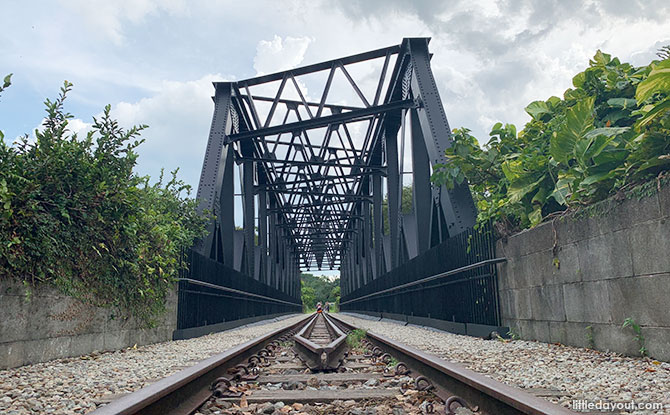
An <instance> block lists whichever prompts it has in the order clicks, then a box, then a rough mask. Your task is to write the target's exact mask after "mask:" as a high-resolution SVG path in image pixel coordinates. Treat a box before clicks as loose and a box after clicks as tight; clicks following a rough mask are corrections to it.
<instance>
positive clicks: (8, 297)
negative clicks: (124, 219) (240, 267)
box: [0, 280, 177, 368]
mask: <svg viewBox="0 0 670 415" xmlns="http://www.w3.org/2000/svg"><path fill="white" fill-rule="evenodd" d="M167 309H168V311H167V313H166V314H165V315H164V317H163V318H162V319H161V321H160V322H159V324H158V325H157V326H156V327H155V328H151V329H141V328H140V327H139V325H138V324H137V323H136V322H135V321H133V320H132V319H131V320H126V321H123V320H121V319H119V318H115V317H114V314H113V313H114V312H113V310H111V309H107V308H99V307H94V306H91V305H88V304H84V303H82V302H80V301H78V300H75V299H73V298H72V297H68V296H65V295H63V294H61V293H60V292H58V291H57V290H56V289H54V288H50V287H40V288H37V289H32V290H31V294H30V295H29V296H27V295H26V290H25V288H24V287H23V286H22V285H21V284H18V283H16V282H13V281H7V280H4V281H3V280H0V368H10V367H17V366H22V365H26V364H30V363H37V362H45V361H48V360H52V359H57V358H63V357H70V356H79V355H83V354H88V353H91V352H93V351H103V350H116V349H122V348H124V347H129V346H133V345H134V344H138V345H142V344H149V343H156V342H161V341H168V340H171V339H172V333H173V331H174V330H175V329H176V327H177V295H176V292H175V294H173V295H171V296H170V297H169V298H168V302H167Z"/></svg>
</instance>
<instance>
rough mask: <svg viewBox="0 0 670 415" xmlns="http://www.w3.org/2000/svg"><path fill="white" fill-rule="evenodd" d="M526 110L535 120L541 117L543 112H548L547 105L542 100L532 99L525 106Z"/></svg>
mask: <svg viewBox="0 0 670 415" xmlns="http://www.w3.org/2000/svg"><path fill="white" fill-rule="evenodd" d="M526 112H527V113H528V114H529V115H530V116H531V117H533V119H535V120H539V119H541V118H542V116H543V115H544V114H549V113H551V111H550V110H549V106H548V105H547V103H546V102H544V101H533V102H531V103H530V104H528V106H527V107H526Z"/></svg>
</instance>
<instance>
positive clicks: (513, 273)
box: [496, 186, 670, 361]
mask: <svg viewBox="0 0 670 415" xmlns="http://www.w3.org/2000/svg"><path fill="white" fill-rule="evenodd" d="M591 212H592V215H583V217H581V218H579V217H578V218H573V217H566V218H561V219H557V220H555V221H554V222H553V223H545V224H542V225H540V226H538V227H536V228H534V229H532V230H528V231H524V232H521V233H519V234H516V235H514V236H511V237H509V238H507V239H506V240H500V241H498V243H497V246H496V250H497V254H498V256H504V257H507V259H508V262H507V263H506V264H502V265H499V269H498V271H499V276H500V284H499V289H500V301H501V308H502V316H503V325H507V326H510V327H512V328H514V329H515V330H516V331H517V332H518V334H520V336H521V337H522V338H524V339H533V340H539V341H543V342H560V343H563V344H568V345H574V346H582V347H589V346H591V347H594V348H596V349H600V350H611V351H615V352H619V353H623V354H627V355H639V351H638V350H639V345H638V343H637V341H636V340H635V339H634V334H633V331H632V329H631V328H625V329H624V328H622V327H621V326H622V324H623V322H624V320H625V319H626V318H628V317H631V318H633V319H634V320H635V322H637V323H638V324H639V325H640V326H642V334H643V336H644V337H645V343H646V347H647V349H648V352H649V354H650V355H651V356H652V357H654V358H656V359H659V360H665V361H670V186H665V187H663V188H661V190H660V192H659V193H657V194H654V195H652V196H648V197H645V198H643V199H641V200H638V199H636V198H633V199H627V200H624V201H617V200H615V199H611V200H608V201H604V202H602V203H601V204H599V205H597V206H596V207H595V208H591Z"/></svg>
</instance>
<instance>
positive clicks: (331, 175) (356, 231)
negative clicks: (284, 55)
mask: <svg viewBox="0 0 670 415" xmlns="http://www.w3.org/2000/svg"><path fill="white" fill-rule="evenodd" d="M428 41H429V39H427V38H405V39H404V40H403V41H402V43H401V44H400V45H396V46H391V47H388V48H383V49H378V50H374V51H370V52H366V53H361V54H357V55H353V56H348V57H344V58H340V59H334V60H331V61H327V62H322V63H318V64H314V65H308V66H304V67H301V68H296V69H292V70H288V71H283V72H278V73H274V74H269V75H263V76H259V77H256V78H251V79H247V80H243V81H238V82H216V83H215V84H214V86H215V96H214V97H213V99H214V103H215V109H214V116H213V120H212V126H211V130H210V134H209V141H208V144H207V152H206V154H205V160H204V163H203V169H202V174H201V179H200V184H199V188H198V196H197V197H198V199H199V201H200V208H201V209H202V210H205V209H206V210H208V211H210V212H213V214H214V215H215V217H216V219H215V220H213V221H212V223H211V224H210V227H209V230H210V232H209V234H208V236H207V237H206V238H204V239H203V240H202V241H200V242H199V243H198V245H197V247H196V249H197V250H198V251H199V252H200V253H202V254H203V255H206V256H209V257H210V258H212V259H216V260H218V261H219V262H222V263H223V264H225V265H229V266H230V267H232V268H235V269H237V270H238V271H241V272H244V273H246V274H247V275H250V276H253V277H254V278H256V279H259V280H261V281H263V282H265V283H266V284H269V285H271V286H273V287H275V288H278V289H280V290H282V291H284V292H286V293H288V294H290V295H293V296H296V297H298V296H299V289H300V285H299V273H300V270H301V269H312V268H318V269H322V268H334V267H338V268H339V269H340V272H341V277H342V289H343V294H346V293H347V292H351V291H353V290H354V289H356V288H358V287H360V286H362V285H364V284H365V283H367V282H368V281H370V280H371V279H374V278H376V277H378V276H380V275H381V274H383V273H385V272H387V271H390V270H391V269H394V268H396V267H397V266H399V265H400V264H402V263H404V262H406V261H407V260H409V259H411V258H413V257H415V256H417V255H418V254H421V253H423V252H425V251H427V250H428V249H430V247H431V246H435V245H436V244H438V243H440V242H441V241H444V240H446V239H447V238H448V237H449V236H453V235H456V234H458V233H460V232H462V231H464V230H466V229H468V228H470V227H471V226H472V225H473V224H474V220H475V216H476V211H475V208H474V204H473V202H472V198H471V196H470V192H469V189H468V187H467V184H466V183H464V184H463V185H461V186H459V187H457V188H455V189H451V190H448V189H446V188H444V187H435V186H432V185H431V183H430V172H431V166H434V165H435V164H438V163H444V162H446V159H445V156H444V150H445V149H446V148H447V147H449V146H450V144H451V139H450V137H451V136H450V134H451V133H450V129H449V124H448V122H447V118H446V115H445V112H444V109H443V107H442V103H441V101H440V97H439V94H438V90H437V85H436V83H435V79H434V78H433V74H432V71H431V69H430V54H429V52H428ZM360 64H370V65H371V66H372V67H374V68H376V73H374V74H373V75H370V73H371V72H370V71H369V70H368V71H367V72H364V71H363V72H361V71H358V72H357V68H360V66H357V65H360ZM360 73H363V74H364V76H363V79H362V80H361V79H360V78H359V79H358V80H356V79H355V78H356V75H357V74H360ZM323 75H325V81H323ZM315 76H321V78H320V79H321V80H322V81H323V82H322V83H321V89H320V91H319V93H318V98H312V97H310V96H309V94H308V93H307V88H306V87H305V85H306V84H307V83H308V82H309V83H310V88H312V86H313V83H314V78H309V79H307V78H306V77H315ZM306 79H307V80H306ZM371 79H374V80H373V81H371ZM268 91H271V92H270V93H268ZM342 97H348V98H349V99H348V100H349V101H351V102H347V103H346V104H343V103H342V101H343V99H342ZM406 137H408V140H409V143H410V144H409V150H410V151H411V155H412V169H411V170H412V171H411V177H412V183H413V209H412V213H409V214H403V213H402V212H401V210H400V207H401V203H400V202H401V193H402V185H403V176H404V174H406V173H407V172H405V171H403V169H404V166H403V164H404V160H405V142H406V141H407V139H406ZM235 164H237V165H238V166H239V174H238V176H239V180H240V187H241V189H242V197H241V199H242V203H241V205H242V212H243V226H242V229H241V230H236V229H235V223H234V214H235V202H234V195H235V193H234V189H235V183H234V181H235V180H234V177H235ZM384 184H385V186H384ZM384 187H385V189H386V191H385V192H384V191H383V190H384ZM384 199H386V200H384ZM383 204H385V207H384V208H383V207H382V205H383ZM384 209H386V211H387V213H385V214H384V215H385V216H386V217H385V218H383V217H382V211H383V210H384ZM384 221H387V222H388V229H389V230H388V235H385V232H384V229H383V228H384V226H383V222H384ZM301 267H302V268H301Z"/></svg>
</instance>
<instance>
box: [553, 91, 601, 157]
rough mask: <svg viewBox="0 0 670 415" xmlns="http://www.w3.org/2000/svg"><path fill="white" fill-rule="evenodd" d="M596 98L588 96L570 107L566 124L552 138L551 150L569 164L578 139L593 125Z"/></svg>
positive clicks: (555, 155)
mask: <svg viewBox="0 0 670 415" xmlns="http://www.w3.org/2000/svg"><path fill="white" fill-rule="evenodd" d="M594 100H595V98H594V97H588V98H585V99H583V100H581V101H579V102H578V103H577V104H575V105H574V106H573V107H572V108H570V109H569V110H568V112H567V115H566V119H565V124H563V126H562V127H561V128H560V129H559V130H558V131H557V132H556V133H554V136H553V137H552V138H551V143H550V149H549V151H550V153H551V156H552V157H553V158H555V159H556V160H558V161H559V162H561V163H564V164H568V160H570V159H572V158H573V157H574V150H575V144H576V143H577V140H579V139H580V138H581V137H582V136H583V135H584V134H586V133H587V132H588V131H589V129H591V128H592V127H593V103H594Z"/></svg>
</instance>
